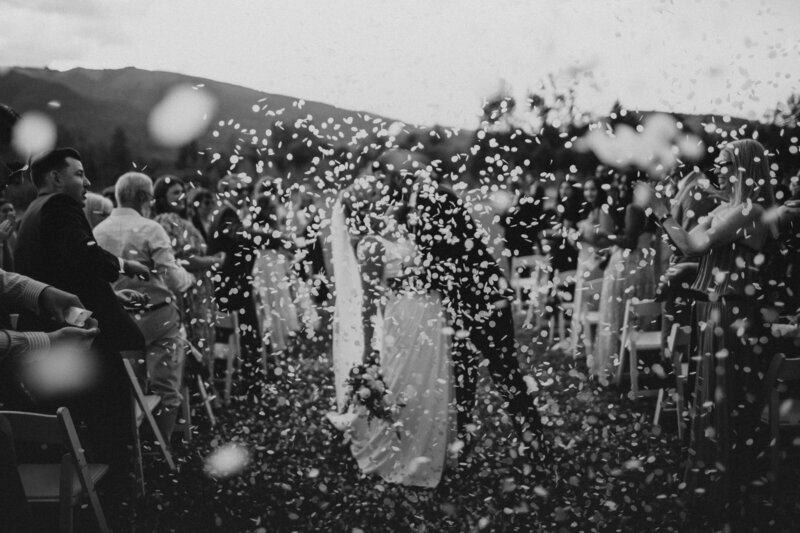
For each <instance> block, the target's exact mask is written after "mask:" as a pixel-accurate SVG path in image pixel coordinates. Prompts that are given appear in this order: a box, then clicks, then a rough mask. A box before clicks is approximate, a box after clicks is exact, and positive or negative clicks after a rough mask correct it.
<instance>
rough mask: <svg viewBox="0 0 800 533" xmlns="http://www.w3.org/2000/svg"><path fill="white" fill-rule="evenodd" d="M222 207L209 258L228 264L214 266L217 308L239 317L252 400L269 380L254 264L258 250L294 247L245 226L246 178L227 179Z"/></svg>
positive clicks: (223, 181) (245, 383)
mask: <svg viewBox="0 0 800 533" xmlns="http://www.w3.org/2000/svg"><path fill="white" fill-rule="evenodd" d="M217 190H218V192H219V199H220V206H219V207H218V208H217V210H216V212H215V213H214V218H213V219H212V221H211V226H210V227H209V230H208V241H209V242H208V253H209V254H211V255H213V254H217V253H219V252H224V253H225V261H224V262H223V263H222V265H221V266H220V267H215V273H214V277H213V279H214V292H215V296H216V301H217V305H218V306H219V308H220V310H221V311H223V312H226V313H236V315H237V317H238V319H239V332H240V336H241V337H240V338H241V341H242V342H241V344H242V351H243V352H244V353H242V354H240V357H241V358H242V386H243V389H244V392H245V393H246V395H247V397H248V398H249V399H251V400H252V399H255V398H258V397H259V396H260V392H261V388H262V386H263V384H264V382H265V380H266V377H267V375H266V373H265V372H266V371H267V369H265V368H264V364H263V363H262V359H261V354H262V349H263V353H270V352H271V350H270V349H269V347H268V346H264V347H262V345H261V335H260V334H259V324H258V315H257V314H256V308H255V301H254V300H253V263H254V262H255V258H256V257H255V256H256V252H257V250H258V249H276V248H290V247H291V245H290V243H287V242H286V241H284V240H283V239H280V238H275V237H273V236H272V235H271V234H269V233H262V232H260V231H257V230H256V229H255V228H253V227H252V226H250V227H245V225H244V222H243V221H242V214H243V213H242V211H244V210H245V209H247V207H248V206H249V205H250V202H249V200H250V197H249V194H248V183H247V182H246V179H245V178H244V177H243V176H233V175H229V176H226V177H224V178H222V179H221V180H220V181H219V183H218V184H217Z"/></svg>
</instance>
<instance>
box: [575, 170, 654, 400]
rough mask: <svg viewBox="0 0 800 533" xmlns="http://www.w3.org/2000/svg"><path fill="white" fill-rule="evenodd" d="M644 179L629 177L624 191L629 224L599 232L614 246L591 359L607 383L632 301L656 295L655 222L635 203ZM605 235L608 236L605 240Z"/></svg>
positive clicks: (621, 202)
mask: <svg viewBox="0 0 800 533" xmlns="http://www.w3.org/2000/svg"><path fill="white" fill-rule="evenodd" d="M639 179H640V178H639V177H638V176H637V177H629V178H627V179H626V181H625V187H623V188H622V189H621V190H620V195H619V199H618V202H619V205H620V206H625V223H624V226H623V227H622V228H620V229H621V231H620V232H619V233H618V234H614V235H599V237H600V242H604V243H607V244H610V245H612V246H613V249H612V253H611V258H610V259H609V262H608V266H607V267H606V268H605V271H604V272H603V286H602V288H601V290H600V319H599V322H598V326H597V349H596V350H595V352H594V353H593V354H592V355H591V356H590V358H589V361H588V363H589V370H590V371H591V372H592V374H593V375H594V376H596V377H597V378H598V379H599V380H600V382H601V383H603V384H607V377H608V373H609V372H610V371H611V363H612V359H613V357H614V355H615V354H617V353H619V349H620V336H621V332H622V323H623V320H624V316H623V315H624V312H625V306H626V303H627V301H628V300H630V299H632V298H638V299H640V300H644V299H648V298H652V297H653V295H654V294H655V283H656V280H655V270H654V263H653V259H654V256H655V251H654V249H653V239H654V236H655V230H656V228H655V224H653V223H652V222H651V221H650V220H649V219H648V218H647V215H646V214H645V211H644V208H642V207H641V206H639V205H637V204H636V203H634V202H633V187H634V185H635V183H636V182H637V181H638V180H639ZM603 237H606V238H605V239H604V238H603Z"/></svg>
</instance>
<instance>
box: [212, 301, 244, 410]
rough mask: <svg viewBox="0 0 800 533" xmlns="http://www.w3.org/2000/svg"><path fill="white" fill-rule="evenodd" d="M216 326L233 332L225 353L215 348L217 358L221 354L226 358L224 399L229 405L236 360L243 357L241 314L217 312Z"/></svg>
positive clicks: (213, 374)
mask: <svg viewBox="0 0 800 533" xmlns="http://www.w3.org/2000/svg"><path fill="white" fill-rule="evenodd" d="M216 326H217V327H218V328H224V329H229V330H231V334H230V335H229V336H228V341H227V343H224V344H225V346H224V349H223V352H224V354H218V352H217V350H216V349H215V350H214V357H215V359H219V358H220V357H219V355H222V357H223V358H224V359H225V377H224V378H223V382H224V383H223V389H222V390H223V393H222V399H223V401H224V403H225V405H228V404H229V403H230V402H231V391H232V389H233V374H234V373H235V371H236V361H237V360H238V359H239V357H241V353H242V348H241V331H240V330H239V316H238V315H237V314H236V313H223V312H222V311H218V312H217V320H216ZM211 371H212V376H213V377H216V374H215V373H213V372H215V369H214V368H212V369H211Z"/></svg>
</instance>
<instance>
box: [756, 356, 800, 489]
mask: <svg viewBox="0 0 800 533" xmlns="http://www.w3.org/2000/svg"><path fill="white" fill-rule="evenodd" d="M791 381H800V358H792V359H788V358H787V357H786V356H785V355H784V354H782V353H779V354H777V355H775V356H774V357H773V358H772V361H771V362H770V365H769V369H768V370H767V375H766V376H765V377H764V388H765V393H766V394H765V398H766V399H767V402H766V405H765V406H764V410H763V411H762V412H761V421H762V422H763V423H765V424H769V431H770V444H769V445H770V471H771V472H772V477H773V479H772V487H773V494H777V482H778V472H779V470H778V468H779V467H780V455H781V454H780V436H781V430H784V431H787V430H794V431H797V428H798V427H800V399H797V398H791V399H786V400H784V401H783V402H781V401H780V397H781V393H782V392H784V391H785V390H786V383H788V382H791Z"/></svg>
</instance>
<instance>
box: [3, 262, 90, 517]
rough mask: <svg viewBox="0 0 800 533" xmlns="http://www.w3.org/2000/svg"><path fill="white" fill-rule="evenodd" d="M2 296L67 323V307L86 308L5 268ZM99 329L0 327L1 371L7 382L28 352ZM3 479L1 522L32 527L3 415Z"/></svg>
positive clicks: (81, 337) (84, 336) (10, 302)
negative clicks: (31, 330) (42, 329)
mask: <svg viewBox="0 0 800 533" xmlns="http://www.w3.org/2000/svg"><path fill="white" fill-rule="evenodd" d="M0 296H1V297H2V299H3V302H4V303H7V304H8V305H13V306H17V307H20V308H23V309H26V310H28V311H30V312H33V313H37V314H39V315H44V316H46V317H47V318H48V319H52V320H53V321H54V322H56V323H59V324H64V317H65V315H66V312H67V309H69V308H70V307H73V306H74V307H80V308H83V304H82V303H81V301H80V300H79V299H78V298H77V297H76V296H74V295H72V294H69V293H66V292H63V291H60V290H58V289H56V288H54V287H51V286H48V285H46V284H44V283H39V282H38V281H34V280H32V279H30V278H26V277H25V276H20V275H18V274H12V273H7V272H4V271H3V270H0ZM97 332H98V330H97V329H80V328H74V327H62V328H61V329H59V330H56V331H53V332H51V333H43V332H25V333H23V332H17V331H11V330H7V329H0V374H2V378H3V380H4V381H5V382H8V381H9V380H13V379H15V376H16V375H17V373H18V369H19V365H20V362H21V360H22V358H24V357H25V356H27V355H29V354H32V353H34V352H37V351H44V350H47V349H49V348H50V346H51V345H53V344H57V343H61V342H84V341H87V340H89V339H91V338H93V337H94V336H96V335H97ZM0 386H2V385H0ZM3 388H5V387H3ZM0 392H3V393H5V392H8V391H5V390H2V391H0ZM2 409H4V407H3V406H2V405H0V410H2ZM0 480H2V481H0V524H5V525H6V526H7V527H8V528H9V530H10V531H20V532H24V531H30V530H31V529H30V527H31V526H30V515H29V511H28V505H27V500H26V497H25V492H24V491H23V488H22V481H21V479H20V477H19V472H18V471H17V461H16V454H15V450H14V437H13V435H12V433H11V427H10V426H9V424H8V422H7V421H6V420H5V419H4V418H3V417H2V416H0ZM4 531H5V530H4Z"/></svg>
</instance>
